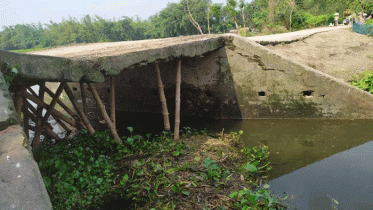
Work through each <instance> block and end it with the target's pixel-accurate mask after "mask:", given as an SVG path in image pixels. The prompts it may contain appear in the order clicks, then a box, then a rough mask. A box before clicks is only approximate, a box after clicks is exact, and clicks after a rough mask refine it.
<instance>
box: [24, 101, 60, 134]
mask: <svg viewBox="0 0 373 210" xmlns="http://www.w3.org/2000/svg"><path fill="white" fill-rule="evenodd" d="M25 106H26V108H28V109H27V114H28V118H29V119H31V120H32V121H34V122H36V121H37V117H36V115H35V113H36V109H35V108H34V107H33V106H32V105H31V104H30V103H28V102H26V103H25ZM31 107H32V108H34V110H35V111H32V109H31ZM47 126H48V127H49V128H50V129H53V126H52V125H51V124H47Z"/></svg>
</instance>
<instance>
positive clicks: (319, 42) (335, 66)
mask: <svg viewBox="0 0 373 210" xmlns="http://www.w3.org/2000/svg"><path fill="white" fill-rule="evenodd" d="M266 47H268V48H270V49H272V50H274V51H275V52H276V53H278V54H282V55H285V56H287V57H289V58H291V59H293V60H295V61H298V62H300V63H303V64H306V65H308V66H310V67H313V68H315V69H317V70H320V71H322V72H324V73H327V74H329V75H332V76H334V77H337V78H339V79H342V80H344V81H346V82H348V81H350V80H351V79H353V78H354V77H356V76H357V75H359V74H361V73H362V72H364V71H367V70H373V37H369V36H366V35H361V34H357V33H354V32H353V31H352V29H350V28H345V29H338V30H332V31H328V32H322V33H318V34H315V35H313V36H311V37H309V38H306V39H304V40H303V41H298V42H294V43H291V44H284V45H282V44H278V45H275V46H270V45H267V46H266Z"/></svg>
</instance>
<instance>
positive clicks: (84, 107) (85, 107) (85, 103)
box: [79, 82, 88, 115]
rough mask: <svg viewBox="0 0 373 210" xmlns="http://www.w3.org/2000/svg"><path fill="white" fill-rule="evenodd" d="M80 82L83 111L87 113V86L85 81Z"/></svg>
mask: <svg viewBox="0 0 373 210" xmlns="http://www.w3.org/2000/svg"><path fill="white" fill-rule="evenodd" d="M79 84H80V96H81V97H82V102H83V111H84V114H86V115H87V113H88V111H87V97H86V95H85V87H84V83H82V82H81V83H79Z"/></svg>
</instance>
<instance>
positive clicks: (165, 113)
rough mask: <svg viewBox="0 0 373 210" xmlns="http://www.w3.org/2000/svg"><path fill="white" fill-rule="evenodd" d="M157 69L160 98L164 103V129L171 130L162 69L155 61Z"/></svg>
mask: <svg viewBox="0 0 373 210" xmlns="http://www.w3.org/2000/svg"><path fill="white" fill-rule="evenodd" d="M155 69H156V72H157V78H158V91H159V98H160V100H161V103H162V114H163V124H164V129H165V130H166V131H169V130H170V119H169V117H168V109H167V101H166V96H165V94H164V88H163V83H162V78H161V70H160V69H159V65H158V63H155Z"/></svg>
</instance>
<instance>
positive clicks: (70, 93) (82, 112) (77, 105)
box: [65, 85, 95, 135]
mask: <svg viewBox="0 0 373 210" xmlns="http://www.w3.org/2000/svg"><path fill="white" fill-rule="evenodd" d="M65 92H66V94H67V96H68V97H69V98H70V101H71V103H72V104H73V106H74V108H75V110H76V111H77V112H78V114H79V116H80V118H81V119H82V120H83V123H84V124H85V126H86V128H87V130H88V132H89V134H91V135H93V134H94V133H95V129H93V127H92V125H91V123H90V122H89V120H88V118H87V116H86V115H85V114H84V111H83V109H82V107H81V106H79V104H78V103H77V101H76V100H75V97H74V94H73V92H72V91H71V89H70V87H69V86H68V85H66V86H65Z"/></svg>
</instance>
